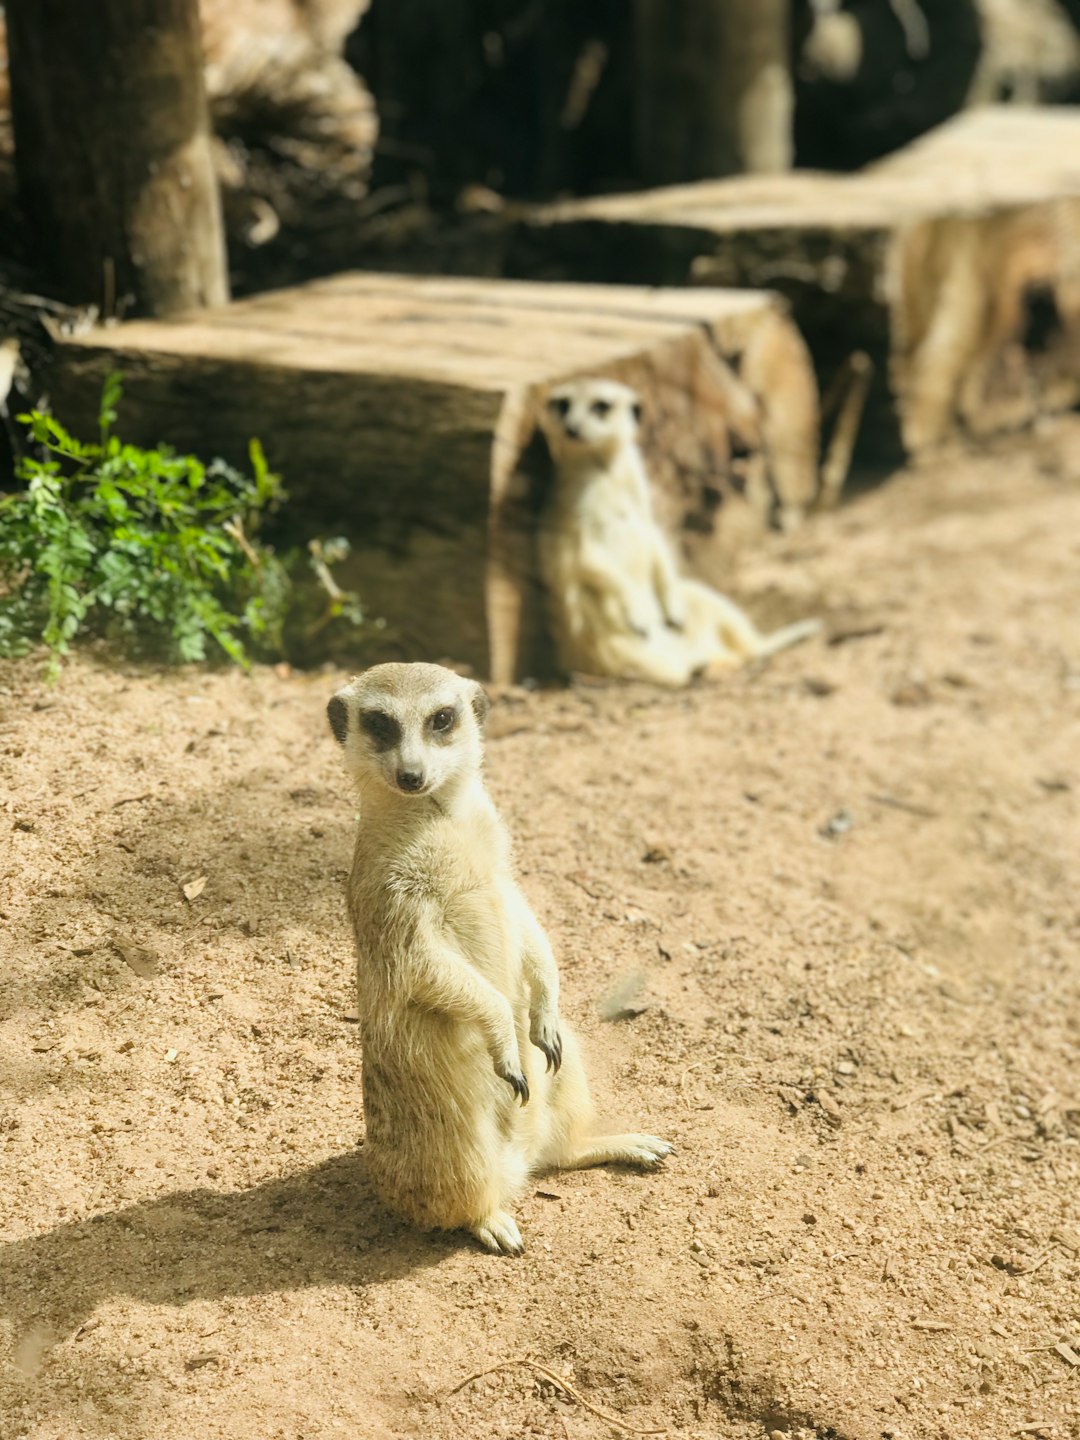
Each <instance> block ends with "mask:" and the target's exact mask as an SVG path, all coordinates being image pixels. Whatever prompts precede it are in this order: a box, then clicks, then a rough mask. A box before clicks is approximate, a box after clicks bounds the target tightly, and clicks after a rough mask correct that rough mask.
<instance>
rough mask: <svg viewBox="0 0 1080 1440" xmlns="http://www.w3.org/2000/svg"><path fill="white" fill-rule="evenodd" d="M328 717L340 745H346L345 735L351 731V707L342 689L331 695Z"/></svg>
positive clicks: (327, 710) (327, 708) (327, 709)
mask: <svg viewBox="0 0 1080 1440" xmlns="http://www.w3.org/2000/svg"><path fill="white" fill-rule="evenodd" d="M326 718H327V720H329V721H330V729H331V730H332V731H333V732H334V739H335V740H336V741H337V742H338V744H339V745H344V744H345V737H346V736H347V735H348V733H349V707H348V705H347V704H346V702H345V697H344V695H343V694H342V692H341V691H339V692H338V693H337V694H336V695H334V696H332V697H331V699H330V703H329V704H328V705H327V707H326Z"/></svg>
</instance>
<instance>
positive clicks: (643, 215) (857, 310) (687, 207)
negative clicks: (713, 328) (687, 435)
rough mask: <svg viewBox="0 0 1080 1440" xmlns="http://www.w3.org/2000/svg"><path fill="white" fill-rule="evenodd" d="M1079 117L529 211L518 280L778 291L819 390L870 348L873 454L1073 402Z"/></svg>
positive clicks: (986, 428)
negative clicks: (879, 156)
mask: <svg viewBox="0 0 1080 1440" xmlns="http://www.w3.org/2000/svg"><path fill="white" fill-rule="evenodd" d="M1077 153H1080V112H1077V111H1075V110H1040V111H1023V110H1019V109H1016V108H1012V107H1009V108H1005V109H1000V110H997V109H991V110H985V111H974V112H971V113H970V114H968V115H965V116H963V117H961V118H959V119H957V120H955V121H952V122H950V124H948V125H946V126H944V127H942V129H940V130H939V131H936V132H934V133H933V134H932V135H931V136H930V137H927V138H925V139H923V140H921V141H918V142H916V143H915V144H914V145H912V146H911V147H909V148H908V149H907V150H905V151H902V152H900V154H899V155H897V156H895V157H893V158H892V159H890V160H889V161H886V162H883V163H882V164H880V165H878V166H876V167H874V168H873V169H870V170H866V171H863V172H861V173H860V174H857V175H853V176H838V175H821V174H814V173H796V174H792V175H783V176H754V177H739V178H735V179H731V180H724V181H713V182H701V183H699V184H696V185H684V186H677V187H672V188H668V189H663V190H654V191H648V192H645V193H642V194H630V195H618V196H610V197H605V198H603V199H597V200H588V201H581V202H573V203H569V204H565V205H561V206H552V207H548V208H546V209H543V210H538V211H534V212H533V213H532V215H531V216H530V217H528V218H527V219H526V220H525V221H523V222H522V223H521V224H520V225H519V226H518V228H517V230H516V232H515V235H514V237H513V238H512V240H511V242H510V244H509V247H508V253H507V260H506V269H507V273H509V274H511V275H518V276H522V275H524V276H529V277H531V278H544V279H575V280H584V281H588V280H595V279H599V278H600V277H601V276H603V277H605V278H607V279H609V280H612V281H617V282H619V283H636V284H653V285H674V284H686V283H690V282H692V283H702V284H708V285H724V286H740V285H745V286H750V287H755V288H766V289H772V290H777V291H779V292H780V293H781V294H783V295H784V296H786V297H787V299H788V300H789V301H790V304H791V307H792V314H793V317H794V319H795V321H796V322H797V324H798V325H799V327H800V329H801V330H802V332H803V334H804V335H805V336H806V339H807V342H808V344H809V346H810V349H811V352H812V354H813V356H814V361H815V364H816V366H817V371H818V375H819V377H820V379H821V381H822V382H823V383H827V382H828V380H829V378H830V377H831V376H832V374H833V373H834V372H835V371H836V370H837V369H838V368H839V367H840V365H841V364H842V363H843V362H844V360H845V359H846V358H847V357H848V356H849V355H851V354H852V353H853V352H855V351H865V352H866V353H867V354H869V355H870V357H871V359H872V360H873V361H874V362H875V366H876V371H877V376H878V379H877V382H876V387H875V392H874V395H873V398H872V403H871V406H870V410H869V413H868V417H867V423H866V425H865V426H864V430H865V431H866V432H867V433H866V435H865V436H864V444H863V446H862V449H861V454H862V456H863V457H864V458H866V457H868V456H874V457H876V458H877V459H887V460H895V459H897V458H899V455H900V453H901V445H900V443H899V442H901V441H902V449H903V450H906V451H907V452H909V453H920V452H923V451H926V450H929V449H932V448H934V447H936V446H938V445H940V444H941V443H943V442H944V441H946V440H948V439H949V438H950V437H952V436H956V435H961V436H962V435H972V436H984V435H989V434H992V433H994V432H996V431H1001V430H1006V429H1011V428H1015V427H1017V426H1019V425H1022V424H1024V423H1027V422H1029V421H1030V420H1032V419H1033V418H1034V417H1035V416H1036V415H1037V414H1038V413H1040V412H1041V411H1053V410H1061V409H1065V408H1068V407H1071V406H1073V405H1075V404H1076V403H1077V402H1078V401H1080V364H1078V363H1077V354H1078V346H1080V274H1078V270H1080V169H1077V167H1076V166H1075V164H1074V162H1073V159H1072V157H1074V156H1075V155H1076V154H1077Z"/></svg>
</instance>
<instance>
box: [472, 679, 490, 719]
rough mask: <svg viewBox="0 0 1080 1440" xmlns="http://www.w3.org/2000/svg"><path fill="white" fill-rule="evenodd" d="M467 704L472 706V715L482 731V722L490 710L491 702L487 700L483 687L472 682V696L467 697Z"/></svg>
mask: <svg viewBox="0 0 1080 1440" xmlns="http://www.w3.org/2000/svg"><path fill="white" fill-rule="evenodd" d="M469 703H470V705H471V706H472V712H473V714H474V715H475V716H476V723H477V725H479V727H480V729H481V730H483V728H484V721H485V720H486V719H487V717H488V711H489V710H490V709H491V701H490V700H489V699H488V697H487V691H486V690H485V689H484V687H483V686H482V685H478V684H477V683H476V681H475V680H474V681H473V688H472V694H471V695H470V696H469Z"/></svg>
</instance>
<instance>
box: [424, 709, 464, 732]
mask: <svg viewBox="0 0 1080 1440" xmlns="http://www.w3.org/2000/svg"><path fill="white" fill-rule="evenodd" d="M457 722H458V712H457V708H456V707H455V706H453V705H444V706H443V707H442V709H441V710H436V711H435V713H434V715H432V717H431V719H430V720H429V721H428V724H429V725H430V726H431V728H432V730H434V731H435V733H436V735H449V733H450V731H451V730H453V728H454V726H455V725H456V724H457Z"/></svg>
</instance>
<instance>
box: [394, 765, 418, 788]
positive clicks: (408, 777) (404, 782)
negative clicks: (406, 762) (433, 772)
mask: <svg viewBox="0 0 1080 1440" xmlns="http://www.w3.org/2000/svg"><path fill="white" fill-rule="evenodd" d="M397 783H398V788H399V789H400V790H414V791H415V790H419V789H420V787H421V786H422V785H423V783H424V776H423V772H422V771H420V770H399V771H398V772H397Z"/></svg>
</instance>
